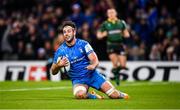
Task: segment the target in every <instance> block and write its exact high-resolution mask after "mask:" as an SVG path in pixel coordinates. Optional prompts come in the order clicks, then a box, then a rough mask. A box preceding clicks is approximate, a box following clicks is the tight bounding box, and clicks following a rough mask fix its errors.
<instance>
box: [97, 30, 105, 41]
mask: <svg viewBox="0 0 180 110" xmlns="http://www.w3.org/2000/svg"><path fill="white" fill-rule="evenodd" d="M106 36H107V31H99V30H98V31H97V38H98V39H102V38H104V37H106Z"/></svg>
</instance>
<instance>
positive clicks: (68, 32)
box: [63, 26, 75, 42]
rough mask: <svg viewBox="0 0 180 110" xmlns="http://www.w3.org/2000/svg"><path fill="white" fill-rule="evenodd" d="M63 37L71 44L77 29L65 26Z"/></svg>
mask: <svg viewBox="0 0 180 110" xmlns="http://www.w3.org/2000/svg"><path fill="white" fill-rule="evenodd" d="M63 35H64V40H65V41H66V42H71V41H72V40H73V39H74V36H75V29H74V28H72V27H71V26H65V27H64V28H63Z"/></svg>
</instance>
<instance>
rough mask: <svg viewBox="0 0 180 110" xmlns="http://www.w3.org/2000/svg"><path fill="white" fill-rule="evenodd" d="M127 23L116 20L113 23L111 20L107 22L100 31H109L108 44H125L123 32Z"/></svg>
mask: <svg viewBox="0 0 180 110" xmlns="http://www.w3.org/2000/svg"><path fill="white" fill-rule="evenodd" d="M126 28H127V27H126V23H125V21H124V20H119V19H118V20H116V21H115V22H112V21H110V20H106V21H104V22H103V24H102V25H101V27H100V29H99V31H101V32H103V31H107V33H108V35H107V42H109V43H122V42H123V33H122V31H123V30H125V29H126Z"/></svg>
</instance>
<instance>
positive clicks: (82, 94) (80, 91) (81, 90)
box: [74, 86, 87, 99]
mask: <svg viewBox="0 0 180 110" xmlns="http://www.w3.org/2000/svg"><path fill="white" fill-rule="evenodd" d="M86 92H87V89H86V88H85V87H84V86H77V87H75V88H74V95H75V97H76V98H77V99H84V98H86V97H87V96H86Z"/></svg>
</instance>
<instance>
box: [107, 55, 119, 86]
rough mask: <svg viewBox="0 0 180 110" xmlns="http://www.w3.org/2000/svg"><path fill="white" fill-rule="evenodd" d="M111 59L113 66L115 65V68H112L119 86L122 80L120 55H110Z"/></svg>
mask: <svg viewBox="0 0 180 110" xmlns="http://www.w3.org/2000/svg"><path fill="white" fill-rule="evenodd" d="M109 59H110V60H111V62H112V64H113V68H112V73H113V74H114V77H115V82H116V84H117V85H119V84H120V80H119V70H120V68H119V66H118V61H119V59H118V55H117V54H116V53H111V54H109Z"/></svg>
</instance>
